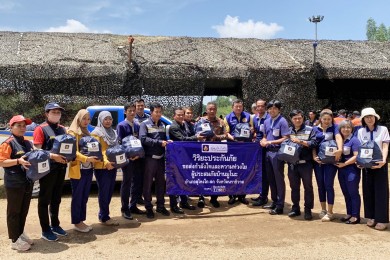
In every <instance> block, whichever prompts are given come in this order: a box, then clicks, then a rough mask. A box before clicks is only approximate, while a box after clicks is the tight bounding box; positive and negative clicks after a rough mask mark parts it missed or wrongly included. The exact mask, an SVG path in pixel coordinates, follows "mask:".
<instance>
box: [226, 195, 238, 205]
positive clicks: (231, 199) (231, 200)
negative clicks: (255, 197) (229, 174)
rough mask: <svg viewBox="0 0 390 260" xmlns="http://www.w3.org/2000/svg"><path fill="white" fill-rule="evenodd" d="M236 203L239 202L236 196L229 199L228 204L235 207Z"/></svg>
mask: <svg viewBox="0 0 390 260" xmlns="http://www.w3.org/2000/svg"><path fill="white" fill-rule="evenodd" d="M236 201H237V198H236V197H235V196H231V197H230V198H229V201H228V204H229V205H233V204H234V203H236Z"/></svg>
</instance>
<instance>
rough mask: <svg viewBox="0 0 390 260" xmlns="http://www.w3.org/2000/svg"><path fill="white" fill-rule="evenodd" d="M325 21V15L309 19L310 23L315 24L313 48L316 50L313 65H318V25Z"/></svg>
mask: <svg viewBox="0 0 390 260" xmlns="http://www.w3.org/2000/svg"><path fill="white" fill-rule="evenodd" d="M323 19H324V16H323V15H317V16H314V15H313V16H312V17H309V21H310V22H312V23H314V24H315V41H314V42H313V48H314V57H313V64H316V51H317V45H318V41H317V23H319V22H321V21H322V20H323Z"/></svg>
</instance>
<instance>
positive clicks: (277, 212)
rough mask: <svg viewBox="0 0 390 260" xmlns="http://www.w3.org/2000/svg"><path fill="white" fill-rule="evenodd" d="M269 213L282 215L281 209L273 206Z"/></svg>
mask: <svg viewBox="0 0 390 260" xmlns="http://www.w3.org/2000/svg"><path fill="white" fill-rule="evenodd" d="M269 214H271V215H282V214H283V209H278V208H274V209H271V210H270V211H269Z"/></svg>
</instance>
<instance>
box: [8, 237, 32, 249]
mask: <svg viewBox="0 0 390 260" xmlns="http://www.w3.org/2000/svg"><path fill="white" fill-rule="evenodd" d="M30 247H31V246H30V244H29V243H27V242H26V241H24V240H22V238H21V237H19V238H18V240H16V241H15V242H14V243H12V244H11V248H12V249H13V250H17V251H27V250H29V249H30Z"/></svg>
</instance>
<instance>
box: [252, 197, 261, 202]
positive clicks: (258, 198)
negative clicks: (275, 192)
mask: <svg viewBox="0 0 390 260" xmlns="http://www.w3.org/2000/svg"><path fill="white" fill-rule="evenodd" d="M251 200H252V201H259V200H261V196H259V197H256V198H251Z"/></svg>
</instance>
